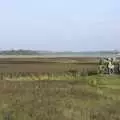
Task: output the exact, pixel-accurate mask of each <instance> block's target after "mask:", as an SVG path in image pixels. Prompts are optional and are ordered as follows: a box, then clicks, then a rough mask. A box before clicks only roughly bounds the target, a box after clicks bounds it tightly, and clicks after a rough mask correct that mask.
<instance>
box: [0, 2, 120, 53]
mask: <svg viewBox="0 0 120 120" xmlns="http://www.w3.org/2000/svg"><path fill="white" fill-rule="evenodd" d="M2 49H4V50H5V49H34V50H51V51H89V50H92V51H94V50H112V49H117V50H120V0H0V50H2Z"/></svg>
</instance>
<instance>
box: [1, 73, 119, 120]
mask: <svg viewBox="0 0 120 120" xmlns="http://www.w3.org/2000/svg"><path fill="white" fill-rule="evenodd" d="M119 79H120V76H119V75H112V76H107V75H95V76H81V79H79V80H62V81H61V80H42V81H41V80H37V81H6V80H2V81H0V98H1V99H0V106H1V107H0V119H1V120H6V119H7V120H9V119H10V120H21V119H23V120H56V119H57V120H120V107H119V106H120V102H119V100H120V86H119V85H120V80H119ZM7 117H8V118H7Z"/></svg>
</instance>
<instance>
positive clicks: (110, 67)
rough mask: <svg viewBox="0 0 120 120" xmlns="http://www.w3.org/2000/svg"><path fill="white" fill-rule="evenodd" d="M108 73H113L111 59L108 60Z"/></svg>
mask: <svg viewBox="0 0 120 120" xmlns="http://www.w3.org/2000/svg"><path fill="white" fill-rule="evenodd" d="M108 73H109V74H112V73H114V65H113V62H112V59H110V58H108Z"/></svg>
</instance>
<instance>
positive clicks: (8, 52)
mask: <svg viewBox="0 0 120 120" xmlns="http://www.w3.org/2000/svg"><path fill="white" fill-rule="evenodd" d="M0 55H39V52H37V51H32V50H4V51H0Z"/></svg>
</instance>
